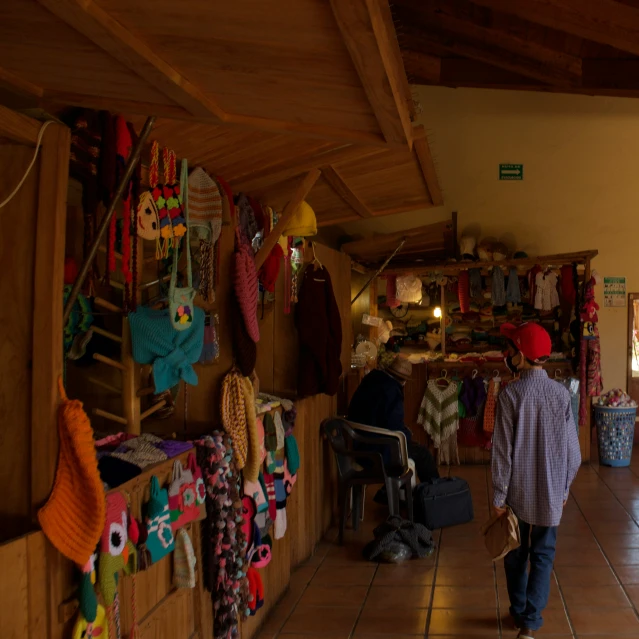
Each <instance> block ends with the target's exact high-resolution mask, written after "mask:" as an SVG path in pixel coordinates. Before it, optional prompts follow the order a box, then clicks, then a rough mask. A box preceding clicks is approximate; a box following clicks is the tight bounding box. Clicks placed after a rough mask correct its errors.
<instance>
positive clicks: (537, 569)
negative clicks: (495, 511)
mask: <svg viewBox="0 0 639 639" xmlns="http://www.w3.org/2000/svg"><path fill="white" fill-rule="evenodd" d="M519 530H520V532H521V546H520V547H519V548H517V550H513V551H512V552H510V553H508V554H507V555H506V557H505V559H504V567H505V569H506V583H507V584H508V597H509V598H510V614H511V615H512V616H513V617H514V619H515V621H516V622H517V625H518V626H519V627H520V628H527V629H528V630H539V628H541V626H542V625H543V620H542V618H541V613H542V612H543V610H544V608H545V607H546V605H547V603H548V596H549V595H550V577H551V575H552V565H553V562H554V560H555V544H556V542H557V528H556V527H550V528H548V527H544V526H531V525H530V524H527V523H526V522H525V521H521V520H520V521H519ZM529 561H530V573H529V572H528V562H529Z"/></svg>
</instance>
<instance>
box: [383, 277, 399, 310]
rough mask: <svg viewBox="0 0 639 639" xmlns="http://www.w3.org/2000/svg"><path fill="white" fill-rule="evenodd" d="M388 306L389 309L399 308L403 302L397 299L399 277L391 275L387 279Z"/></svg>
mask: <svg viewBox="0 0 639 639" xmlns="http://www.w3.org/2000/svg"><path fill="white" fill-rule="evenodd" d="M386 304H387V305H388V308H397V307H398V306H400V305H401V302H400V301H399V300H398V299H397V276H396V275H389V276H388V277H387V278H386Z"/></svg>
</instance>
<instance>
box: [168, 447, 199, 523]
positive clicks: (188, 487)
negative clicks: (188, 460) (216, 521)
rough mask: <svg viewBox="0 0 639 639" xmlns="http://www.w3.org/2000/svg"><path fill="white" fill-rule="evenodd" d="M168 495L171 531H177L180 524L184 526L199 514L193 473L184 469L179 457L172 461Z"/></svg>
mask: <svg viewBox="0 0 639 639" xmlns="http://www.w3.org/2000/svg"><path fill="white" fill-rule="evenodd" d="M168 495H169V510H170V511H171V528H172V529H173V532H177V530H178V529H180V528H182V526H186V524H188V523H190V522H192V521H195V520H196V519H197V518H198V517H199V516H200V508H199V506H198V505H197V499H196V493H195V480H194V478H193V473H192V472H191V471H190V470H189V469H186V470H185V469H184V468H183V466H182V462H181V461H180V460H179V459H176V460H175V461H174V462H173V479H172V481H171V484H170V486H169V490H168Z"/></svg>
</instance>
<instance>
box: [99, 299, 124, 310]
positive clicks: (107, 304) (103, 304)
mask: <svg viewBox="0 0 639 639" xmlns="http://www.w3.org/2000/svg"><path fill="white" fill-rule="evenodd" d="M93 301H94V302H95V305H96V306H99V307H100V308H103V309H104V310H105V311H111V312H112V313H123V312H124V311H123V310H122V309H121V308H120V307H119V306H116V305H115V304H111V302H109V301H108V300H105V299H102V298H101V297H96V298H94V299H93Z"/></svg>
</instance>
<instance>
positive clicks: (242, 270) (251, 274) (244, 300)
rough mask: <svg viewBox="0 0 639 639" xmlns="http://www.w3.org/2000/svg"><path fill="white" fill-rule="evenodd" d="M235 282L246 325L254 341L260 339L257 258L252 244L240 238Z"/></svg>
mask: <svg viewBox="0 0 639 639" xmlns="http://www.w3.org/2000/svg"><path fill="white" fill-rule="evenodd" d="M233 282H234V286H235V297H236V298H237V301H238V303H239V305H240V310H241V312H242V318H243V319H244V325H245V326H246V331H247V332H248V334H249V336H250V338H251V339H252V340H253V341H254V342H259V341H260V326H259V323H258V320H257V297H258V281H257V271H256V270H255V258H254V257H253V250H252V249H251V247H250V245H248V244H245V243H244V242H241V241H240V240H239V236H238V242H237V248H236V250H235V254H234V273H233Z"/></svg>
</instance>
